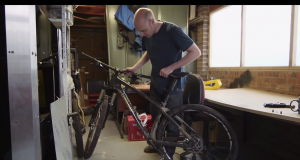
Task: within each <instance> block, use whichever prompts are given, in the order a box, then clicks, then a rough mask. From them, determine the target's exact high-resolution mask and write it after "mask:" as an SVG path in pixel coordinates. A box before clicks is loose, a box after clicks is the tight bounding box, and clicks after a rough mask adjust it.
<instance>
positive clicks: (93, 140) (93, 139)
mask: <svg viewBox="0 0 300 160" xmlns="http://www.w3.org/2000/svg"><path fill="white" fill-rule="evenodd" d="M107 107H108V99H106V98H104V100H103V102H102V104H101V106H100V108H99V112H100V118H99V120H98V125H97V126H96V127H95V128H94V130H95V131H94V130H92V129H91V128H90V131H89V135H88V138H87V142H86V145H85V151H84V158H85V159H88V158H90V157H91V156H92V154H93V152H94V150H95V148H96V145H97V142H98V139H99V137H100V133H101V130H102V129H103V125H104V123H105V122H104V121H105V115H106V112H107ZM97 115H98V114H96V117H97ZM96 121H97V120H96Z"/></svg>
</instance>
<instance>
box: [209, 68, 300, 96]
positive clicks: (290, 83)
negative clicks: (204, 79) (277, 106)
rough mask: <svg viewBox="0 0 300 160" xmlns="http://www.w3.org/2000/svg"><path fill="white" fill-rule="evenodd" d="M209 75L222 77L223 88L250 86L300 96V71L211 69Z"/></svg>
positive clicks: (217, 77)
mask: <svg viewBox="0 0 300 160" xmlns="http://www.w3.org/2000/svg"><path fill="white" fill-rule="evenodd" d="M246 73H248V74H246ZM208 76H209V77H215V78H216V79H221V82H222V88H241V87H248V88H254V89H261V90H266V91H271V92H276V93H282V94H288V95H294V96H300V71H249V72H246V71H209V75H208ZM241 84H242V86H241Z"/></svg>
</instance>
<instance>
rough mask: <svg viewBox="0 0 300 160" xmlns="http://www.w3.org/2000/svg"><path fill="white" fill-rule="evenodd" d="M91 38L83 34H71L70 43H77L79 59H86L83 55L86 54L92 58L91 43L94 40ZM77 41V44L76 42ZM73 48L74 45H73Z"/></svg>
mask: <svg viewBox="0 0 300 160" xmlns="http://www.w3.org/2000/svg"><path fill="white" fill-rule="evenodd" d="M90 37H91V36H90V35H88V34H82V33H77V32H75V33H71V42H70V43H72V42H73V43H76V44H74V46H75V48H76V49H77V52H78V59H82V58H86V57H85V56H83V55H82V54H81V53H82V52H84V53H86V54H88V55H91V56H92V49H91V43H92V40H91V38H90ZM74 41H77V42H74ZM72 46H73V45H72Z"/></svg>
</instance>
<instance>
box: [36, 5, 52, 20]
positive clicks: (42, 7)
mask: <svg viewBox="0 0 300 160" xmlns="http://www.w3.org/2000/svg"><path fill="white" fill-rule="evenodd" d="M38 7H39V8H40V10H41V11H42V12H43V13H44V14H45V15H46V17H47V18H49V12H48V9H47V5H38Z"/></svg>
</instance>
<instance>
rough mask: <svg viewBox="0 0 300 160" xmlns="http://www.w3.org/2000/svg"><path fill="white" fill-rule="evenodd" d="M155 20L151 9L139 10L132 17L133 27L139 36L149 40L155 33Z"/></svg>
mask: <svg viewBox="0 0 300 160" xmlns="http://www.w3.org/2000/svg"><path fill="white" fill-rule="evenodd" d="M155 25H156V20H155V18H154V14H153V12H152V10H151V9H148V8H140V9H138V10H137V11H136V12H135V15H134V26H135V29H136V30H137V31H139V32H140V33H141V36H142V37H143V36H145V37H147V38H150V37H151V36H152V35H153V34H154V33H155Z"/></svg>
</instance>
